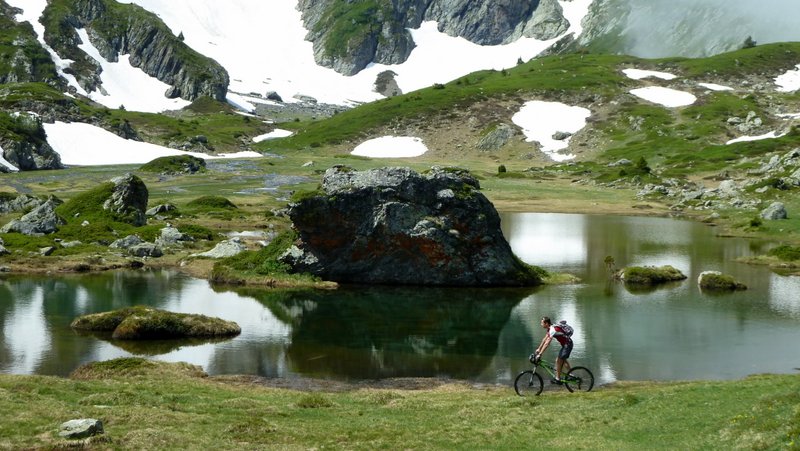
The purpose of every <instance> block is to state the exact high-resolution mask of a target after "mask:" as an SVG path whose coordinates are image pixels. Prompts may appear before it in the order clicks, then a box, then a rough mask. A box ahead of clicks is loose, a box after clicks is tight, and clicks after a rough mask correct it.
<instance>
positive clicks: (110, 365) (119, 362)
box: [69, 357, 208, 380]
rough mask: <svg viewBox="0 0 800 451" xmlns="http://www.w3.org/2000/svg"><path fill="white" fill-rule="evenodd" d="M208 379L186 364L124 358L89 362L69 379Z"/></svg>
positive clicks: (199, 368) (201, 370)
mask: <svg viewBox="0 0 800 451" xmlns="http://www.w3.org/2000/svg"><path fill="white" fill-rule="evenodd" d="M153 376H158V377H165V376H169V377H178V378H187V377H188V378H195V377H208V374H207V373H206V372H205V371H203V368H202V367H200V366H197V365H192V364H189V363H186V362H177V363H169V362H157V361H153V360H147V359H143V358H141V357H126V358H120V359H112V360H105V361H102V362H89V363H87V364H85V365H81V366H79V367H78V368H76V369H75V371H73V372H72V374H70V376H69V377H70V378H71V379H80V380H100V379H111V378H115V377H153Z"/></svg>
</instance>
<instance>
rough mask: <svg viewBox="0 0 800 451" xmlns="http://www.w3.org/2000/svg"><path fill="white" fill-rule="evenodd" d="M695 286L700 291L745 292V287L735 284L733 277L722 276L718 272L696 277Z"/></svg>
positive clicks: (738, 283)
mask: <svg viewBox="0 0 800 451" xmlns="http://www.w3.org/2000/svg"><path fill="white" fill-rule="evenodd" d="M697 285H699V286H700V289H701V290H709V291H738V290H746V289H747V285H745V284H743V283H741V282H737V281H736V280H735V279H734V278H733V276H729V275H727V274H722V273H721V272H719V271H705V272H703V273H701V274H700V276H698V277H697Z"/></svg>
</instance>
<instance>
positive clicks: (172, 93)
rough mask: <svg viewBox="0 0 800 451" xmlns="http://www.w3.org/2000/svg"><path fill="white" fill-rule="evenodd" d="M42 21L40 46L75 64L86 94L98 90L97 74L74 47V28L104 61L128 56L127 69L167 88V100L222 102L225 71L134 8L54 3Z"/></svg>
mask: <svg viewBox="0 0 800 451" xmlns="http://www.w3.org/2000/svg"><path fill="white" fill-rule="evenodd" d="M42 22H43V23H44V25H45V29H46V31H45V41H46V42H47V43H48V44H49V45H50V46H51V47H53V48H54V49H55V50H56V51H57V52H58V53H59V54H60V55H61V56H62V57H65V58H69V59H71V60H73V61H75V62H74V63H73V64H72V66H71V68H70V70H71V71H72V72H73V73H74V74H75V75H76V77H77V78H78V80H79V82H80V83H81V85H82V86H83V87H84V88H85V89H86V90H87V91H92V90H95V89H97V88H98V87H99V75H100V71H101V69H100V67H99V65H98V64H97V63H96V62H95V61H94V60H92V59H91V58H90V57H89V56H87V55H86V53H84V52H83V51H82V50H80V49H79V48H78V45H79V44H80V43H81V41H80V38H79V37H78V34H77V32H76V29H81V28H85V29H86V30H87V32H88V34H89V38H90V40H91V41H92V42H91V43H92V44H93V45H94V46H95V47H96V48H97V49H98V50H99V51H100V53H101V55H103V57H104V58H105V59H106V60H108V61H112V62H113V61H117V59H118V57H119V55H120V54H130V63H131V65H133V66H134V67H138V68H140V69H142V70H143V71H144V72H145V73H147V74H148V75H150V76H153V77H155V78H157V79H159V80H161V81H162V82H164V83H167V84H169V85H170V86H171V88H170V89H169V90H168V91H167V92H166V93H165V94H166V96H167V97H170V98H175V97H181V98H184V99H187V100H195V99H197V98H198V97H201V96H209V97H212V98H214V99H217V100H224V99H225V94H226V92H227V88H228V82H229V78H228V73H227V72H226V71H225V69H224V68H223V67H222V66H220V65H219V64H218V63H217V62H216V61H214V60H212V59H210V58H208V57H205V56H203V55H201V54H199V53H197V52H195V51H194V50H192V49H191V48H189V47H188V46H187V45H186V44H184V43H183V41H182V40H181V39H180V38H179V37H177V36H175V35H173V34H172V31H170V29H169V28H168V27H167V26H166V25H165V24H164V23H163V22H162V21H161V20H160V19H159V18H158V17H157V16H156V15H154V14H152V13H150V12H148V11H145V10H144V9H142V8H140V7H139V6H136V5H126V4H119V3H116V2H114V1H112V0H70V1H67V0H53V1H51V2H49V3H48V6H47V8H46V9H45V11H44V14H43V16H42Z"/></svg>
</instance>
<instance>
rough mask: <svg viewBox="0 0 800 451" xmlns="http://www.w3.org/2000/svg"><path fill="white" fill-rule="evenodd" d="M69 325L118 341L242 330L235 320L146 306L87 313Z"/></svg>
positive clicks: (206, 334)
mask: <svg viewBox="0 0 800 451" xmlns="http://www.w3.org/2000/svg"><path fill="white" fill-rule="evenodd" d="M70 327H72V328H73V329H76V330H82V331H95V332H98V331H99V332H109V331H113V332H112V335H111V338H113V339H115V340H158V339H170V338H199V337H228V336H233V335H238V334H240V333H241V331H242V330H241V328H240V327H239V325H238V324H236V323H234V322H232V321H225V320H222V319H219V318H211V317H208V316H205V315H195V314H188V313H173V312H167V311H164V310H159V309H154V308H150V307H145V306H136V307H128V308H124V309H119V310H114V311H111V312H104V313H94V314H91V315H84V316H81V317H78V318H76V319H75V320H74V321H72V324H70Z"/></svg>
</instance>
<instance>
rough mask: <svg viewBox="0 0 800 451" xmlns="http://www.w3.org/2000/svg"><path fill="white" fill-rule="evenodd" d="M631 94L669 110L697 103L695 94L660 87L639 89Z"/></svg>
mask: <svg viewBox="0 0 800 451" xmlns="http://www.w3.org/2000/svg"><path fill="white" fill-rule="evenodd" d="M630 93H631V94H633V95H635V96H636V97H639V98H640V99H644V100H647V101H648V102H652V103H657V104H659V105H663V106H665V107H667V108H677V107H682V106H689V105H692V104H693V103H695V102H696V101H697V97H695V96H694V95H693V94H690V93H688V92H684V91H678V90H677V89H670V88H662V87H660V86H648V87H646V88H637V89H633V90H631V91H630Z"/></svg>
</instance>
